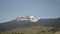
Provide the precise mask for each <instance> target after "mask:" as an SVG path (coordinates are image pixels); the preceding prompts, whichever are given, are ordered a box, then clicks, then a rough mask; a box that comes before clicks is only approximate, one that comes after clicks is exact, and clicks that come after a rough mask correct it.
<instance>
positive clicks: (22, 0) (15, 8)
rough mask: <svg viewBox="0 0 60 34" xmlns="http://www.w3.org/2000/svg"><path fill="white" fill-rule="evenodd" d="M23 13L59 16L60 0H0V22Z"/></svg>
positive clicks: (39, 15)
mask: <svg viewBox="0 0 60 34" xmlns="http://www.w3.org/2000/svg"><path fill="white" fill-rule="evenodd" d="M23 15H28V16H31V15H32V16H37V17H40V18H56V17H60V0H0V23H2V22H6V21H10V20H13V19H15V18H16V17H18V16H23Z"/></svg>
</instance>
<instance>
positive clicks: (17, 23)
mask: <svg viewBox="0 0 60 34" xmlns="http://www.w3.org/2000/svg"><path fill="white" fill-rule="evenodd" d="M37 25H44V26H51V27H60V17H59V18H54V19H53V18H52V19H41V18H38V17H34V16H20V17H17V18H16V19H14V20H12V21H9V22H5V23H0V31H7V30H12V29H16V28H19V27H29V26H37Z"/></svg>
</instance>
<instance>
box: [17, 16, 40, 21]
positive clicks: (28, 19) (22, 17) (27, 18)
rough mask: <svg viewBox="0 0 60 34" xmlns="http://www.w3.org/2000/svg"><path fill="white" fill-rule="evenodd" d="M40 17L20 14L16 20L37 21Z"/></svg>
mask: <svg viewBox="0 0 60 34" xmlns="http://www.w3.org/2000/svg"><path fill="white" fill-rule="evenodd" d="M39 19H40V18H38V17H34V16H20V17H17V18H16V20H17V21H24V20H25V21H31V22H37V21H38V20H39Z"/></svg>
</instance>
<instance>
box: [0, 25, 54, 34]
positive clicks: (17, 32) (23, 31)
mask: <svg viewBox="0 0 60 34" xmlns="http://www.w3.org/2000/svg"><path fill="white" fill-rule="evenodd" d="M51 29H52V27H45V26H41V25H39V26H32V27H22V28H17V29H14V30H10V31H6V32H0V34H53V33H52V31H50V30H51Z"/></svg>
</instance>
